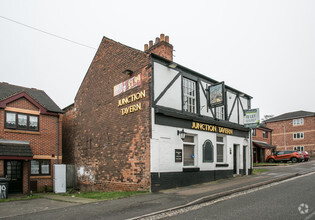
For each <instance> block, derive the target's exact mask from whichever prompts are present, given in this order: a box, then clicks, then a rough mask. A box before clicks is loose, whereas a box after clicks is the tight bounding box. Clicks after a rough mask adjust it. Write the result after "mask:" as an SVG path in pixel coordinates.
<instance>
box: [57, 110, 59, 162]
mask: <svg viewBox="0 0 315 220" xmlns="http://www.w3.org/2000/svg"><path fill="white" fill-rule="evenodd" d="M57 164H59V113H58V118H57Z"/></svg>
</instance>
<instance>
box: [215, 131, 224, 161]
mask: <svg viewBox="0 0 315 220" xmlns="http://www.w3.org/2000/svg"><path fill="white" fill-rule="evenodd" d="M217 162H222V163H223V162H224V138H223V137H221V136H217Z"/></svg>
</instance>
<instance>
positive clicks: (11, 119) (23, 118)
mask: <svg viewBox="0 0 315 220" xmlns="http://www.w3.org/2000/svg"><path fill="white" fill-rule="evenodd" d="M5 128H7V129H15V130H30V131H38V116H37V115H29V114H22V113H16V112H6V114H5Z"/></svg>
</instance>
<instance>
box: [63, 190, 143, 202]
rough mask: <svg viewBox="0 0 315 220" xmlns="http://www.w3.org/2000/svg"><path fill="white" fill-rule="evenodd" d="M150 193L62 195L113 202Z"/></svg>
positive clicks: (78, 193) (116, 192)
mask: <svg viewBox="0 0 315 220" xmlns="http://www.w3.org/2000/svg"><path fill="white" fill-rule="evenodd" d="M145 193H148V191H132V192H119V191H115V192H77V193H73V192H68V193H64V194H60V195H63V196H75V197H78V198H87V199H97V200H111V199H120V198H126V197H130V196H136V195H142V194H145Z"/></svg>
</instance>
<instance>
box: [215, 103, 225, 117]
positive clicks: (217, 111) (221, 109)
mask: <svg viewBox="0 0 315 220" xmlns="http://www.w3.org/2000/svg"><path fill="white" fill-rule="evenodd" d="M215 116H216V118H217V119H220V120H224V119H225V117H224V106H220V107H216V108H215Z"/></svg>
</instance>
